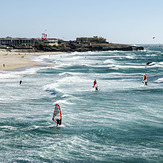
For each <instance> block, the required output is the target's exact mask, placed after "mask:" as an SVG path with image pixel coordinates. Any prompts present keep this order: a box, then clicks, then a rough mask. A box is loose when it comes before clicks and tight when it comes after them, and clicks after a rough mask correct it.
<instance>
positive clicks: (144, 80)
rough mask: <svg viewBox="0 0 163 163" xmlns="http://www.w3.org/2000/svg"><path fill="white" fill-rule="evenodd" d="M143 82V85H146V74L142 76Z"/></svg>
mask: <svg viewBox="0 0 163 163" xmlns="http://www.w3.org/2000/svg"><path fill="white" fill-rule="evenodd" d="M143 83H144V84H145V85H147V75H146V74H144V76H143Z"/></svg>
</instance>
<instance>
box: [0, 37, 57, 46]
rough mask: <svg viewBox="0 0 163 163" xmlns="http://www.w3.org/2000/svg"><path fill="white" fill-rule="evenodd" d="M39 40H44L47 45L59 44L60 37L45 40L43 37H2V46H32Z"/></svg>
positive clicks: (0, 44) (0, 42) (0, 43)
mask: <svg viewBox="0 0 163 163" xmlns="http://www.w3.org/2000/svg"><path fill="white" fill-rule="evenodd" d="M37 42H42V43H44V44H45V45H49V46H53V45H56V46H58V39H56V38H46V39H45V40H43V39H41V38H12V37H6V38H0V47H4V48H5V47H6V48H7V47H13V48H32V47H33V46H34V45H35V44H36V43H37Z"/></svg>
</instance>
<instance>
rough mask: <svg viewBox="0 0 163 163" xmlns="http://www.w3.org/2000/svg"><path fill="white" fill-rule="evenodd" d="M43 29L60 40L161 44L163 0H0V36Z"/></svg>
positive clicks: (32, 33) (33, 34)
mask: <svg viewBox="0 0 163 163" xmlns="http://www.w3.org/2000/svg"><path fill="white" fill-rule="evenodd" d="M44 32H45V33H47V34H48V37H54V38H61V39H64V40H74V39H75V38H76V37H81V36H89V37H90V36H102V37H105V38H106V39H107V41H109V42H113V43H129V44H142V43H146V44H148V43H161V44H163V0H0V37H7V36H11V37H28V38H31V37H33V38H34V37H41V34H42V33H44ZM153 37H155V39H153Z"/></svg>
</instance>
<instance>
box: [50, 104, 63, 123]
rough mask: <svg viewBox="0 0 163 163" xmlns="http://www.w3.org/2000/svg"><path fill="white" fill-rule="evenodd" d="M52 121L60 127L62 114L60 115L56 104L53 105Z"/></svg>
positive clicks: (59, 109)
mask: <svg viewBox="0 0 163 163" xmlns="http://www.w3.org/2000/svg"><path fill="white" fill-rule="evenodd" d="M52 120H53V121H54V122H55V123H57V124H59V125H61V122H62V114H61V108H60V106H59V105H58V104H56V105H55V108H54V113H53V118H52Z"/></svg>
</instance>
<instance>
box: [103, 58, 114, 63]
mask: <svg viewBox="0 0 163 163" xmlns="http://www.w3.org/2000/svg"><path fill="white" fill-rule="evenodd" d="M104 63H115V60H114V59H107V60H105V61H104Z"/></svg>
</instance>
